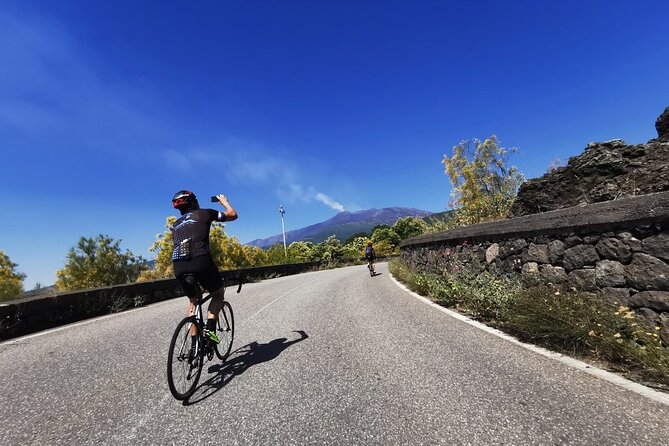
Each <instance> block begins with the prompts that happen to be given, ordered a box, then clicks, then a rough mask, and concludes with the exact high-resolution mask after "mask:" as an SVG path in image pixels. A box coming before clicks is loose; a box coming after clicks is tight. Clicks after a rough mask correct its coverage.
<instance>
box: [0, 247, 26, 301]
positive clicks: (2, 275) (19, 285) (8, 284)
mask: <svg viewBox="0 0 669 446" xmlns="http://www.w3.org/2000/svg"><path fill="white" fill-rule="evenodd" d="M17 266H18V265H17V264H16V263H13V262H12V261H11V260H10V259H9V257H8V256H7V255H6V254H5V253H4V252H2V251H0V301H2V300H11V299H18V298H19V297H21V294H22V293H23V279H25V278H26V275H25V274H23V273H19V272H17V271H16V267H17Z"/></svg>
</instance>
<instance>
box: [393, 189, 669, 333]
mask: <svg viewBox="0 0 669 446" xmlns="http://www.w3.org/2000/svg"><path fill="white" fill-rule="evenodd" d="M401 257H402V259H403V260H404V261H406V262H407V263H408V264H409V265H410V266H412V267H414V268H416V269H418V270H420V271H433V272H439V271H444V270H447V271H450V272H456V273H457V271H456V269H464V270H466V271H469V272H473V273H481V272H483V271H489V272H493V273H500V274H505V275H517V276H518V277H519V278H521V279H522V280H523V281H524V282H525V283H527V284H538V283H550V284H552V285H554V286H557V287H562V288H571V289H576V290H580V291H587V292H596V293H598V294H599V295H600V296H601V297H602V298H603V299H608V300H610V301H611V302H617V303H620V304H622V305H626V306H629V307H631V308H634V309H636V310H637V312H638V313H640V314H641V315H642V316H644V317H645V318H647V319H650V320H651V321H652V322H653V323H656V324H658V325H660V326H662V327H663V333H664V334H665V336H669V192H661V193H657V194H649V195H644V196H638V197H631V198H626V199H622V200H616V201H612V202H605V203H597V204H592V205H586V206H577V207H573V208H569V209H562V210H558V211H552V212H546V213H543V214H535V215H529V216H524V217H519V218H514V219H509V220H504V221H500V222H492V223H484V224H481V225H474V226H470V227H467V228H458V229H456V230H453V231H447V232H443V233H439V234H429V235H424V236H419V237H414V238H412V239H409V240H406V241H405V242H404V243H402V245H401ZM663 337H664V336H663ZM668 339H669V338H668Z"/></svg>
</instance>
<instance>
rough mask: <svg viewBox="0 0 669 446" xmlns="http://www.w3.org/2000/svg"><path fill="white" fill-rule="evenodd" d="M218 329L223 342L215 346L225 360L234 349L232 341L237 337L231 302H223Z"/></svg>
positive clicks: (218, 353)
mask: <svg viewBox="0 0 669 446" xmlns="http://www.w3.org/2000/svg"><path fill="white" fill-rule="evenodd" d="M216 331H217V334H218V338H219V339H220V340H221V342H220V343H219V344H218V345H217V346H216V347H215V349H216V356H218V359H221V360H225V358H227V357H228V355H229V354H230V350H232V341H233V339H234V337H235V317H234V315H233V314H232V306H231V305H230V303H228V302H227V301H226V302H223V308H221V311H220V312H219V313H218V322H217V324H216Z"/></svg>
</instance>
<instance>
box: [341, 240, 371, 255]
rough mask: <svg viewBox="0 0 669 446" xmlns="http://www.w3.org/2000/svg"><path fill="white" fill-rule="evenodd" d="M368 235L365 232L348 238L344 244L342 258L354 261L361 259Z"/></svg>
mask: <svg viewBox="0 0 669 446" xmlns="http://www.w3.org/2000/svg"><path fill="white" fill-rule="evenodd" d="M368 241H369V237H368V236H367V235H366V234H365V235H364V236H359V237H356V238H354V239H353V240H349V241H347V242H346V243H345V244H344V255H343V259H344V260H350V261H356V260H361V259H362V258H363V257H364V256H365V247H366V246H367V242H368Z"/></svg>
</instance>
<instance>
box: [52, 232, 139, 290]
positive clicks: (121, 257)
mask: <svg viewBox="0 0 669 446" xmlns="http://www.w3.org/2000/svg"><path fill="white" fill-rule="evenodd" d="M120 244H121V240H113V239H112V238H111V237H109V236H107V235H102V234H100V235H98V236H97V237H96V238H86V237H81V238H80V239H79V242H78V243H77V246H76V247H74V248H71V249H70V251H69V253H68V254H67V263H66V264H65V267H64V268H63V269H61V270H60V271H58V272H57V273H56V277H57V280H56V287H57V288H58V290H60V291H69V290H79V289H82V288H95V287H102V286H109V285H118V284H122V283H130V282H134V281H135V280H136V279H137V278H138V277H139V275H140V273H141V272H142V270H144V269H146V262H145V261H144V260H143V259H142V258H141V257H135V255H134V254H133V253H132V252H130V251H128V250H126V251H125V252H121V248H120Z"/></svg>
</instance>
